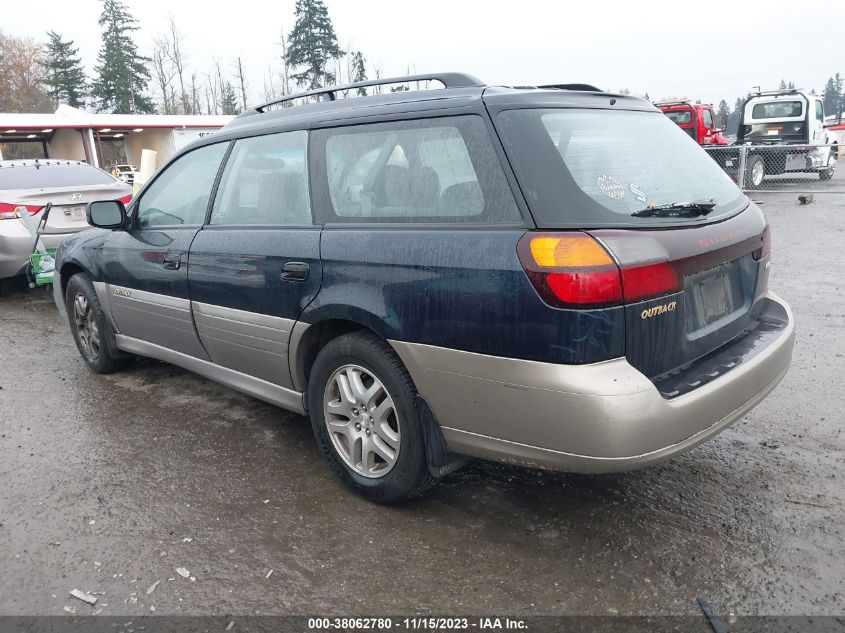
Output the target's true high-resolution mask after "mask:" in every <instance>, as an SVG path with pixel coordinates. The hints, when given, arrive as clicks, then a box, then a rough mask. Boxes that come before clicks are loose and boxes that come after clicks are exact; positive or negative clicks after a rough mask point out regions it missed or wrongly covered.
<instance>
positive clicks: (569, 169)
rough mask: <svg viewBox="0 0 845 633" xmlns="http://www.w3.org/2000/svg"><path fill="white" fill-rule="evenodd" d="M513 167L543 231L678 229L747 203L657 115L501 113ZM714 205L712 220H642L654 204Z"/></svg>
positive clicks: (674, 127)
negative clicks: (668, 225) (636, 227)
mask: <svg viewBox="0 0 845 633" xmlns="http://www.w3.org/2000/svg"><path fill="white" fill-rule="evenodd" d="M499 120H500V123H501V128H502V132H503V140H504V142H505V146H506V148H507V150H508V154H509V155H510V157H511V163H512V164H513V166H514V170H515V171H516V174H517V178H518V179H519V180H520V184H521V185H522V188H523V191H524V192H525V193H526V198H527V199H528V203H529V206H530V207H531V210H532V211H533V213H534V218H535V220H536V221H537V223H538V224H539V225H540V226H545V227H558V228H568V227H578V228H591V227H602V226H643V225H650V224H654V225H666V224H671V225H677V224H683V223H696V222H703V221H710V220H712V219H714V218H718V217H720V216H726V215H729V214H732V213H735V212H736V211H738V210H739V209H740V208H742V206H744V205H745V204H746V201H747V199H746V198H745V196H744V195H743V194H742V192H741V191H740V190H739V189H738V188H737V187H736V185H735V184H734V183H733V181H731V179H730V177H729V176H728V175H727V174H725V172H724V171H722V169H721V168H720V167H719V166H718V165H717V164H716V162H715V161H714V160H713V159H712V158H710V156H708V155H707V153H706V152H705V151H704V150H702V149H701V148H700V147H699V146H698V145H697V144H696V143H695V141H693V140H692V139H691V138H690V137H689V136H687V135H686V134H684V132H683V131H682V130H681V129H680V128H679V127H678V126H677V125H675V124H673V123H672V122H671V121H670V120H668V119H667V118H666V117H665V116H663V115H662V114H661V113H658V112H634V111H620V110H576V109H565V110H564V109H553V110H546V109H543V110H541V109H532V110H509V111H505V112H502V113H501V114H500V115H499ZM698 201H712V202H714V203H715V207H714V209H713V210H712V211H711V212H710V214H709V215H708V216H706V219H705V218H704V217H693V218H677V217H672V218H666V217H664V218H660V217H635V216H632V213H634V212H637V211H641V210H643V209H644V208H646V207H649V206H656V205H667V204H680V203H685V202H698Z"/></svg>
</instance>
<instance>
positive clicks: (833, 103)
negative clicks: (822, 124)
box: [824, 73, 841, 114]
mask: <svg viewBox="0 0 845 633" xmlns="http://www.w3.org/2000/svg"><path fill="white" fill-rule="evenodd" d="M837 77H839V74H838V73H837ZM840 84H841V80H840ZM840 91H841V86H840V87H839V89H837V86H836V79H834V78H833V77H830V78H828V80H827V83H826V84H825V85H824V112H825V114H831V113H834V112H836V107H837V105H838V104H839V98H840Z"/></svg>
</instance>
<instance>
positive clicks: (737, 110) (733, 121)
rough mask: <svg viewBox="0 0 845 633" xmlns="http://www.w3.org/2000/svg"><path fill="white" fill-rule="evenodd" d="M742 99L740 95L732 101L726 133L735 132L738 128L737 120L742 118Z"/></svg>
mask: <svg viewBox="0 0 845 633" xmlns="http://www.w3.org/2000/svg"><path fill="white" fill-rule="evenodd" d="M743 103H744V100H743V99H742V97H737V99H736V101H735V102H734V107H733V110H731V113H730V114H729V115H728V126H727V130H726V131H727V133H728V134H736V133H737V130H738V129H739V121H740V119H741V118H742V104H743Z"/></svg>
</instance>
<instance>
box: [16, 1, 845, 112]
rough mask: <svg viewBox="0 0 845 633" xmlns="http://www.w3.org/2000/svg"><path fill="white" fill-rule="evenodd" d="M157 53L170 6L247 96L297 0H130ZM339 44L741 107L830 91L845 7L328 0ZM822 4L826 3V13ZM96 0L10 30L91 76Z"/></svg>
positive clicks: (201, 50) (385, 68) (192, 47)
mask: <svg viewBox="0 0 845 633" xmlns="http://www.w3.org/2000/svg"><path fill="white" fill-rule="evenodd" d="M126 3H127V5H128V6H129V8H130V11H131V12H132V14H133V15H134V16H135V17H136V18H137V19H138V21H139V25H140V27H141V30H140V31H138V32H137V34H136V35H137V43H138V45H139V47H140V48H141V51H142V52H149V50H150V48H151V43H152V37H153V35H154V34H156V33H159V32H162V31H164V30H165V28H166V22H167V16H168V13H172V14H173V15H174V17H175V19H176V21H177V23H178V24H179V25H180V26H181V29H182V31H183V34H184V47H185V51H186V52H187V53H188V54H189V56H190V60H189V63H190V65H192V66H193V67H195V68H196V69H197V70H198V73H199V74H202V73H203V72H208V71H209V70H210V69H211V68H212V67H213V63H214V60H216V59H219V60H220V61H221V65H222V67H223V69H224V72H226V70H227V69H228V70H230V71H231V68H232V59H233V58H235V57H237V56H240V57H242V58H243V60H244V63H245V65H246V67H247V76H248V79H249V84H250V85H249V97H250V98H251V99H252V100H255V101H257V100H260V99H262V98H263V76H264V75H266V73H267V69H268V67H269V66H273V67H274V69H278V55H279V47H278V45H277V44H276V43H277V42H278V40H279V37H278V35H279V32H280V31H281V29H282V28H284V29H285V32H289V31H290V29H291V27H292V26H293V7H294V0H274V1H273V2H259V1H256V0H238V1H227V0H223V1H222V2H220V1H218V2H213V1H208V0H202V1H201V0H178V1H176V2H174V1H173V0H144V1H142V0H126ZM326 5H327V6H328V8H329V14H330V16H331V18H332V20H333V22H334V25H335V29H336V31H337V35H338V39H339V41H340V44H341V47H344V48H346V47H352V48H353V49H361V50H362V51H363V52H364V55H365V57H366V59H367V65H368V72H369V74H370V75H371V76H372V67H373V65H375V66H378V67H379V68H380V70H381V75H382V76H383V77H385V76H390V75H398V74H405V72H406V69H407V68H408V67H409V66H411V68H412V71H413V70H414V69H415V70H416V71H417V72H429V71H438V70H440V71H443V70H457V71H465V72H469V73H472V74H474V75H476V76H477V77H479V78H481V79H482V80H484V81H486V82H488V83H491V84H495V83H498V84H536V83H555V82H557V83H561V82H585V83H592V84H595V85H597V86H599V87H601V88H603V89H608V90H620V89H622V88H629V89H631V90H632V91H633V92H634V93H635V94H638V95H641V94H642V93H644V92H646V91H647V92H648V94H649V96H650V97H651V98H652V99H658V98H661V97H670V96H686V97H689V98H692V99H696V98H701V99H702V100H704V101H713V102H714V103H718V101H719V99H722V98H725V99H727V100H728V101H729V103H732V102H733V101H734V99H735V98H736V97H737V96H740V95H742V94H744V93H745V92H747V91H748V90H749V89H750V88H751V87H752V86H757V85H759V86H762V87H763V88H764V89H766V88H776V87H777V85H778V83H779V82H780V80H781V79H782V78H783V79H786V80H787V81H794V82H795V83H796V85H797V86H798V87H804V88H807V89H809V88H816V89H817V90H821V89H823V87H824V84H825V82H826V80H827V78H828V77H829V76H830V75H832V74H834V73H835V72H837V71H838V72H841V73H843V74H845V29H843V27H845V3H842V2H830V3H823V4H822V3H809V2H808V3H800V2H799V3H796V2H795V0H790V1H789V2H786V1H780V0H766V1H765V2H743V1H742V0H740V1H738V2H734V3H730V4H729V3H721V2H683V1H674V2H665V1H664V2H659V3H658V2H651V1H645V0H641V1H639V2H638V1H636V0H634V1H631V0H629V1H623V2H616V1H613V0H592V1H591V0H587V1H582V2H577V3H570V2H565V1H561V0H558V1H554V2H541V1H539V0H514V1H511V2H496V1H495V0H488V1H486V2H485V1H480V2H476V1H466V0H420V1H418V2H406V1H404V0H326ZM815 7H825V8H824V13H823V14H822V13H817V12H816V11H815V10H814V8H815ZM100 10H101V4H100V2H99V1H98V0H33V1H30V2H25V1H23V0H5V2H3V9H2V13H3V20H2V24H0V29H2V30H4V31H6V32H7V33H11V34H15V35H30V36H33V37H36V38H39V39H43V38H44V33H45V32H46V31H47V30H48V29H53V30H55V31H57V32H59V33H60V34H62V36H63V37H65V38H66V39H68V38H69V39H72V40H74V41H75V42H76V44H77V45H78V46H79V48H80V52H81V54H82V56H83V60H84V62H85V65H86V70H87V71H88V72H89V74H90V73H91V71H92V69H93V66H94V64H95V63H96V56H97V50H98V47H99V43H100V35H99V34H100V31H99V27H98V25H97V19H98V17H99V14H100Z"/></svg>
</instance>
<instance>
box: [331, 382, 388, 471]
mask: <svg viewBox="0 0 845 633" xmlns="http://www.w3.org/2000/svg"><path fill="white" fill-rule="evenodd" d="M323 411H324V416H325V421H326V429H327V430H328V433H329V437H330V438H331V441H332V445H333V446H334V448H335V450H336V451H337V453H338V455H340V457H341V459H343V461H344V462H345V463H346V465H347V466H349V467H350V468H351V469H352V470H353V471H355V472H356V473H357V474H359V475H361V476H363V477H368V478H373V479H374V478H378V477H384V476H385V475H386V474H387V473H389V472H390V471H391V470H392V469H393V467H394V465H395V464H396V459H397V458H398V457H399V446H400V428H399V416H398V413H397V411H396V405H395V404H394V402H393V398H392V397H391V396H390V393H388V391H387V388H386V387H385V386H384V383H383V382H382V381H381V380H379V379H378V377H377V376H375V374H373V373H372V372H371V371H369V370H368V369H365V368H363V367H361V366H359V365H344V366H342V367H340V368H338V369H337V370H335V372H334V373H333V374H332V375H331V377H330V378H329V380H328V383H327V384H326V390H325V394H324V396H323Z"/></svg>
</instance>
